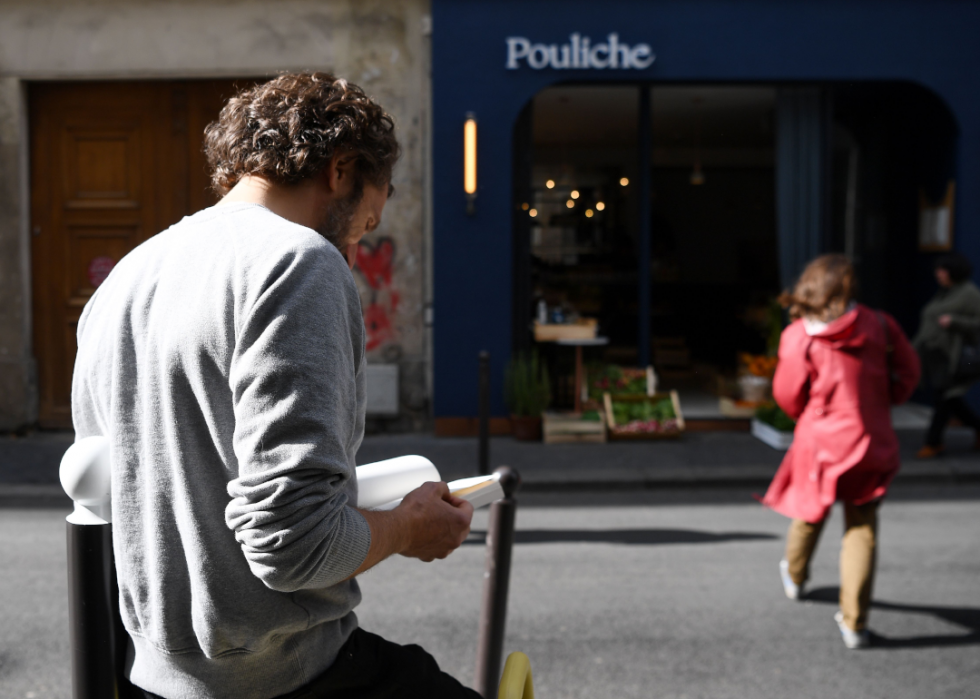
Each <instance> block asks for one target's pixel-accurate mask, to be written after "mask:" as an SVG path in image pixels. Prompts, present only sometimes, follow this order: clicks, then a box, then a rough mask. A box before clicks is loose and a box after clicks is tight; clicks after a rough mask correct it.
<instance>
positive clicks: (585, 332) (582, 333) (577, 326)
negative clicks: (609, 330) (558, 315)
mask: <svg viewBox="0 0 980 699" xmlns="http://www.w3.org/2000/svg"><path fill="white" fill-rule="evenodd" d="M598 329H599V321H597V320H596V319H595V318H581V319H579V320H578V322H575V323H560V324H559V323H539V322H537V321H534V340H535V342H555V341H556V340H594V339H595V337H596V332H597V330H598Z"/></svg>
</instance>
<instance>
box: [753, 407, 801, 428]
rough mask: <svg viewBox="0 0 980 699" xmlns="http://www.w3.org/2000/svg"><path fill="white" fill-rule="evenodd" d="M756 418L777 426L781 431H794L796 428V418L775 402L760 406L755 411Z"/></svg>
mask: <svg viewBox="0 0 980 699" xmlns="http://www.w3.org/2000/svg"><path fill="white" fill-rule="evenodd" d="M755 418H756V420H758V421H759V422H764V423H766V424H767V425H770V426H772V427H775V428H776V429H777V430H779V431H780V432H792V431H793V430H794V429H796V420H794V419H793V418H791V417H790V416H789V415H787V414H786V413H785V412H783V409H782V408H780V407H779V406H778V405H776V404H775V403H767V404H765V405H762V406H759V409H758V410H756V411H755Z"/></svg>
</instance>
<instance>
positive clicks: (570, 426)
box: [543, 410, 606, 444]
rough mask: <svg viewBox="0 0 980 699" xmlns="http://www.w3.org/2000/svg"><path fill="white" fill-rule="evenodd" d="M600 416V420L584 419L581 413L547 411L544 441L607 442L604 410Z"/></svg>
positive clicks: (544, 424) (549, 442) (544, 423)
mask: <svg viewBox="0 0 980 699" xmlns="http://www.w3.org/2000/svg"><path fill="white" fill-rule="evenodd" d="M599 417H600V419H599V420H583V419H582V416H581V415H580V414H579V413H545V414H544V420H543V432H544V443H545V444H564V443H574V442H605V441H606V421H605V416H604V415H603V411H602V410H600V411H599Z"/></svg>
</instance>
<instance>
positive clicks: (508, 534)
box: [476, 466, 521, 699]
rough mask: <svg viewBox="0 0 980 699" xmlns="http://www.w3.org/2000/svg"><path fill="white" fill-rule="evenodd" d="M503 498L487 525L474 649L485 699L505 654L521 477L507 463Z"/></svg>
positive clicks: (494, 690)
mask: <svg viewBox="0 0 980 699" xmlns="http://www.w3.org/2000/svg"><path fill="white" fill-rule="evenodd" d="M494 473H499V474H500V485H501V487H502V488H503V489H504V497H503V498H502V499H500V500H498V501H497V502H495V503H493V504H492V505H491V506H490V522H489V524H488V526H487V563H486V565H487V567H486V572H485V573H484V578H483V609H482V611H481V613H480V637H479V640H478V642H477V649H476V690H477V691H478V692H479V693H480V694H481V695H483V697H484V699H490V698H491V697H495V696H497V685H498V683H499V682H500V667H501V662H502V660H503V655H504V631H505V628H506V625H507V592H508V588H509V586H510V561H511V554H512V552H513V549H514V522H515V519H516V515H517V500H516V499H515V498H514V495H515V493H517V489H518V487H520V484H521V477H520V475H519V474H518V473H517V471H515V470H514V469H512V468H510V467H509V466H501V467H500V468H498V469H496V470H495V471H494Z"/></svg>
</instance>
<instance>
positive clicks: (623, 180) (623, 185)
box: [619, 177, 630, 187]
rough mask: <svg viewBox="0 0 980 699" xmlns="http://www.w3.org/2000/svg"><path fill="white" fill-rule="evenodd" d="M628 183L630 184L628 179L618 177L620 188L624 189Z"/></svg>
mask: <svg viewBox="0 0 980 699" xmlns="http://www.w3.org/2000/svg"><path fill="white" fill-rule="evenodd" d="M629 183H630V178H629V177H620V178H619V184H620V186H621V187H625V186H626V185H628V184H629Z"/></svg>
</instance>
